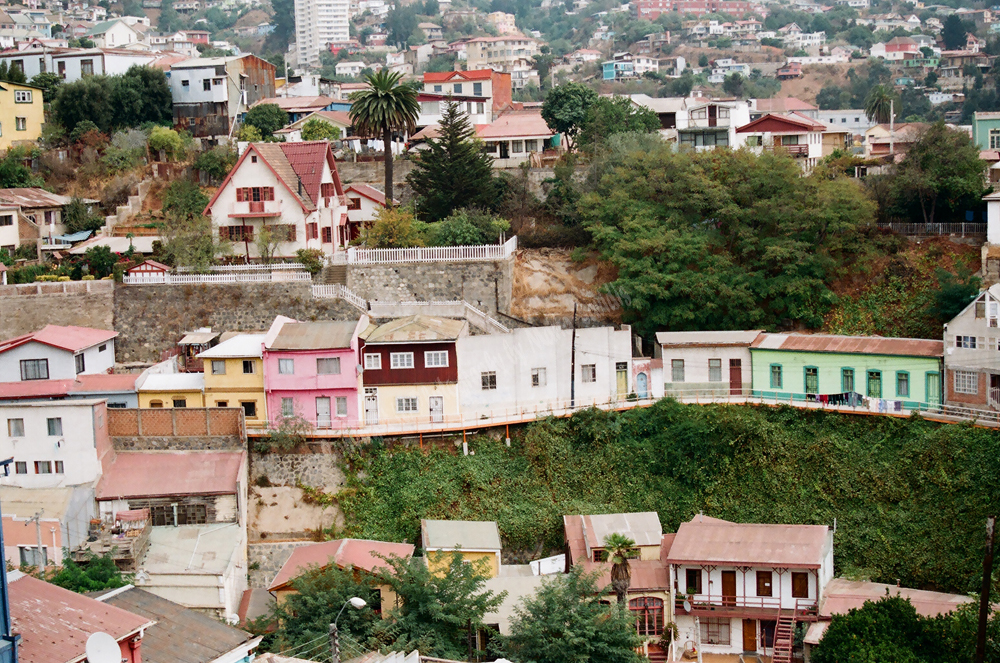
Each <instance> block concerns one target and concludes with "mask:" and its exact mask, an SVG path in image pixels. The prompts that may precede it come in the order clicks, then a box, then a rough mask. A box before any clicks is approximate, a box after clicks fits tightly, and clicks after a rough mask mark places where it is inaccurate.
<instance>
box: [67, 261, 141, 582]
mask: <svg viewBox="0 0 1000 663" xmlns="http://www.w3.org/2000/svg"><path fill="white" fill-rule="evenodd" d="M105 248H107V247H105ZM48 580H49V582H51V583H52V584H53V585H59V586H60V587H62V588H64V589H68V590H70V591H73V592H79V593H81V594H83V593H86V592H97V591H100V590H102V589H117V588H118V587H124V586H125V585H126V584H128V579H127V578H125V577H123V576H122V574H121V571H119V570H118V567H117V566H115V562H114V560H113V559H111V556H110V555H105V556H104V557H96V556H94V557H91V558H90V559H89V560H88V561H87V562H86V563H83V564H78V563H77V562H74V561H73V560H72V559H69V558H65V557H64V558H63V565H62V566H61V567H60V568H59V570H58V571H57V572H56V573H55V574H54V575H52V576H51V577H49V579H48Z"/></svg>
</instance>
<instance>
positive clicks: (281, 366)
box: [278, 358, 295, 375]
mask: <svg viewBox="0 0 1000 663" xmlns="http://www.w3.org/2000/svg"><path fill="white" fill-rule="evenodd" d="M278 375H295V360H294V359H287V358H285V359H279V360H278Z"/></svg>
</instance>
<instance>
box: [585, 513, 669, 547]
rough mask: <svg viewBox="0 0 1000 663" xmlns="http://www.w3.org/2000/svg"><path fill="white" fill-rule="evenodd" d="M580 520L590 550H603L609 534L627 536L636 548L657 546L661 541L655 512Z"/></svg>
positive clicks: (620, 514) (658, 519)
mask: <svg viewBox="0 0 1000 663" xmlns="http://www.w3.org/2000/svg"><path fill="white" fill-rule="evenodd" d="M582 518H583V520H584V524H585V526H586V527H585V534H586V536H587V542H588V543H589V544H590V546H591V548H603V547H604V540H605V539H606V538H607V537H608V536H609V535H611V534H621V535H623V536H627V537H628V538H630V539H632V540H633V541H635V544H636V545H637V546H658V545H660V542H661V540H662V539H663V527H662V526H660V516H659V514H657V513H656V512H655V511H645V512H642V513H607V514H601V515H591V516H582Z"/></svg>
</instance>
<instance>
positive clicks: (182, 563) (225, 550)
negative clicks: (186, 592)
mask: <svg viewBox="0 0 1000 663" xmlns="http://www.w3.org/2000/svg"><path fill="white" fill-rule="evenodd" d="M199 535H200V536H199ZM242 545H244V542H243V530H242V528H241V527H240V525H239V524H238V523H228V524H224V525H220V524H219V523H211V524H208V525H178V526H177V527H154V528H153V529H152V531H151V532H150V534H149V551H148V552H147V553H146V559H145V560H144V561H143V563H142V568H143V570H144V571H146V573H150V574H160V573H163V574H185V575H222V574H223V573H225V572H226V569H228V568H229V560H231V559H232V557H233V554H234V553H235V552H236V549H237V547H239V546H242Z"/></svg>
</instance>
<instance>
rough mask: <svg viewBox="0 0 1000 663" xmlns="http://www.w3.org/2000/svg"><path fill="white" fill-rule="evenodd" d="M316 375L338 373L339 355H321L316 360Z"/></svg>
mask: <svg viewBox="0 0 1000 663" xmlns="http://www.w3.org/2000/svg"><path fill="white" fill-rule="evenodd" d="M316 373H317V375H340V357H323V358H320V359H317V360H316Z"/></svg>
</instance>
